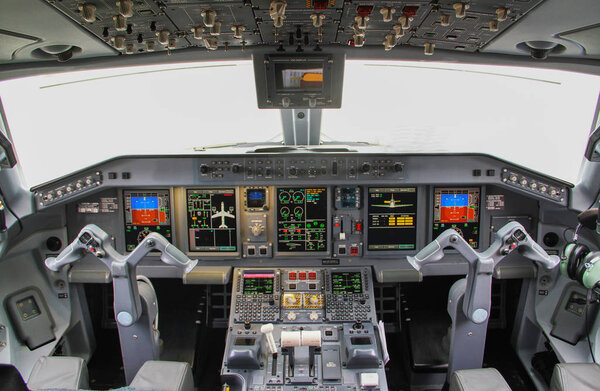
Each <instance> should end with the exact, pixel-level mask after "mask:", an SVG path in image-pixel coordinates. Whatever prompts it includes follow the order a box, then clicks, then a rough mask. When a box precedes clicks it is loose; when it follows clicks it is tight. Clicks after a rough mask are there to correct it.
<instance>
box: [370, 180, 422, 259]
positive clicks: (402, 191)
mask: <svg viewBox="0 0 600 391" xmlns="http://www.w3.org/2000/svg"><path fill="white" fill-rule="evenodd" d="M368 202H369V222H368V226H367V234H368V245H367V248H368V249H369V250H371V251H393V250H414V249H415V248H416V245H417V244H416V242H417V225H416V224H417V189H416V188H415V187H392V188H375V187H370V188H369V200H368Z"/></svg>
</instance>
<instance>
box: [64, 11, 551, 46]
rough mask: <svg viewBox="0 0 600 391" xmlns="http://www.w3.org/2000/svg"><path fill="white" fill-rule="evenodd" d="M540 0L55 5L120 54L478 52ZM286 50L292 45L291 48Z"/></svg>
mask: <svg viewBox="0 0 600 391" xmlns="http://www.w3.org/2000/svg"><path fill="white" fill-rule="evenodd" d="M540 2H542V0H513V1H510V0H509V1H505V2H498V1H494V0H481V1H470V2H467V1H465V2H457V1H411V2H388V1H350V0H288V1H285V0H243V1H208V2H200V1H193V0H190V1H179V0H171V1H162V2H161V1H150V0H140V1H131V0H120V1H95V0H89V1H88V2H82V1H81V0H63V1H60V2H53V3H52V5H53V6H54V7H56V8H58V9H60V10H61V11H62V12H63V13H64V14H66V15H67V16H69V17H71V18H72V19H73V20H75V21H76V22H77V23H80V24H81V25H82V26H84V27H85V28H86V29H88V30H89V31H90V32H91V33H93V34H94V35H95V36H96V37H98V38H99V39H101V40H103V41H104V42H106V43H107V44H109V45H112V46H113V47H114V48H116V49H117V50H120V51H121V52H123V53H127V54H134V53H143V52H147V51H168V50H176V49H182V48H187V47H206V48H207V49H211V50H226V49H227V48H229V47H240V46H241V47H246V46H254V45H269V46H273V47H275V48H279V49H280V50H284V47H289V46H291V47H293V48H294V49H295V50H296V51H298V52H300V51H304V50H315V49H316V50H319V48H320V46H322V45H331V44H339V45H348V46H354V47H363V46H379V47H381V48H382V50H392V49H393V48H395V47H397V46H401V45H410V46H419V47H423V48H424V53H425V54H433V52H434V50H435V49H436V48H441V49H452V50H463V51H470V52H473V51H477V50H479V49H480V48H482V47H484V46H485V45H486V44H488V43H489V42H491V41H492V40H493V39H494V38H495V37H496V36H497V35H498V34H500V33H502V31H504V30H505V29H507V28H508V27H510V26H511V25H512V24H513V23H515V22H516V21H518V20H519V19H520V18H521V17H523V16H524V15H525V14H526V13H527V12H528V11H529V10H531V9H532V8H533V7H535V6H536V5H537V4H538V3H540ZM288 50H289V48H288Z"/></svg>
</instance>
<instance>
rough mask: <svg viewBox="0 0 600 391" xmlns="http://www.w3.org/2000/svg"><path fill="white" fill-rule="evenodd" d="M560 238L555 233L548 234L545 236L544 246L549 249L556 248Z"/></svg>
mask: <svg viewBox="0 0 600 391" xmlns="http://www.w3.org/2000/svg"><path fill="white" fill-rule="evenodd" d="M558 241H559V238H558V235H557V234H556V233H554V232H548V233H547V234H546V235H544V244H545V245H546V246H547V247H554V246H556V245H557V244H558Z"/></svg>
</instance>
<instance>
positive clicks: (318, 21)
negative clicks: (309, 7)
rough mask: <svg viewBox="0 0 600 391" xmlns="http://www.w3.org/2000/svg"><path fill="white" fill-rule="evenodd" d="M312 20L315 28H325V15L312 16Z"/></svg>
mask: <svg viewBox="0 0 600 391" xmlns="http://www.w3.org/2000/svg"><path fill="white" fill-rule="evenodd" d="M310 18H311V19H312V23H313V27H315V28H319V27H322V26H323V19H325V15H323V14H311V15H310Z"/></svg>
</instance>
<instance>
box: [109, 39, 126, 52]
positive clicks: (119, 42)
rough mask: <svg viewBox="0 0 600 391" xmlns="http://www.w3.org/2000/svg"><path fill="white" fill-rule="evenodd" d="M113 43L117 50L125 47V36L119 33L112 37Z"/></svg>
mask: <svg viewBox="0 0 600 391" xmlns="http://www.w3.org/2000/svg"><path fill="white" fill-rule="evenodd" d="M111 41H112V44H113V46H114V47H115V49H117V50H123V49H125V36H124V35H117V36H114V37H112V38H111Z"/></svg>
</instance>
